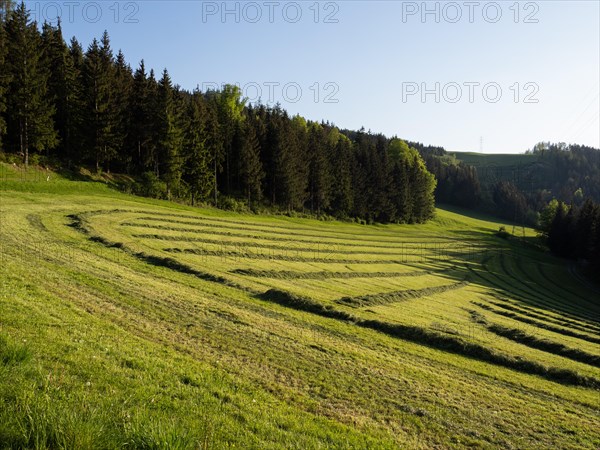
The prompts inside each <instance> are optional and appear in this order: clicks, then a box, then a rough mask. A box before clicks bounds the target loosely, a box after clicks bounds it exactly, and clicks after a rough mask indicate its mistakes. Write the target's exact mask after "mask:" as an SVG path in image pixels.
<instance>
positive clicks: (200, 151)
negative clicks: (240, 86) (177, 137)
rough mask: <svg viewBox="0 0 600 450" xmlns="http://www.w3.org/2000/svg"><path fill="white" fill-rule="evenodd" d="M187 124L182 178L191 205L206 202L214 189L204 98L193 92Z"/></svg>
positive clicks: (189, 103)
mask: <svg viewBox="0 0 600 450" xmlns="http://www.w3.org/2000/svg"><path fill="white" fill-rule="evenodd" d="M187 116H188V119H189V120H188V122H187V127H186V130H185V139H184V147H183V148H184V156H185V161H186V163H185V166H184V171H183V178H184V180H185V182H186V183H187V185H188V188H189V192H190V195H191V199H192V205H194V204H195V203H196V201H205V200H208V198H209V196H210V194H211V192H212V190H213V188H214V174H213V168H212V153H211V151H210V149H209V142H208V141H209V133H208V129H207V108H206V104H205V100H204V97H203V96H202V94H201V93H200V92H199V91H195V92H194V93H193V94H192V95H191V97H190V99H189V101H188V106H187Z"/></svg>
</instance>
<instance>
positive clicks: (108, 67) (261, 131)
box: [0, 5, 435, 223]
mask: <svg viewBox="0 0 600 450" xmlns="http://www.w3.org/2000/svg"><path fill="white" fill-rule="evenodd" d="M5 29H6V30H5ZM5 31H6V33H5ZM0 35H1V36H2V39H1V40H0V63H2V61H3V58H4V61H6V62H8V64H0V67H2V69H3V73H1V74H0V138H1V137H3V135H6V139H3V140H1V141H0V143H2V144H4V145H3V147H4V148H7V149H8V150H9V151H10V152H13V153H21V154H22V156H23V159H24V161H25V162H28V159H29V151H30V150H32V151H35V152H38V153H39V152H47V151H48V150H50V149H53V148H55V147H57V146H58V148H57V151H56V154H55V156H56V157H57V159H58V160H59V161H61V162H63V163H66V164H67V165H68V166H76V165H87V166H92V167H94V168H95V169H96V171H100V170H101V169H102V170H104V171H106V172H110V171H111V170H117V171H119V172H126V173H128V174H130V175H133V176H134V177H136V178H137V186H134V187H133V190H134V191H135V192H137V193H142V194H144V195H149V196H153V197H160V198H177V199H180V200H185V201H190V202H191V203H192V204H194V203H196V202H198V201H201V202H206V201H209V200H210V199H211V198H212V201H213V203H214V204H215V205H217V206H226V204H234V205H237V204H239V202H238V200H239V199H243V200H244V202H245V203H246V204H247V205H248V206H249V207H251V208H252V209H253V210H257V209H259V208H260V206H261V203H264V204H267V206H270V207H274V208H276V209H279V210H282V211H286V212H288V213H290V214H295V213H296V212H304V211H306V210H309V211H310V212H311V213H312V214H316V215H319V216H327V217H338V218H352V217H355V218H359V219H360V220H363V221H364V222H365V223H373V222H386V223H387V222H405V223H417V222H424V221H426V220H428V219H430V218H431V217H432V216H433V211H434V196H433V192H434V188H435V179H434V177H433V175H431V174H430V173H429V172H428V171H427V169H426V167H425V164H424V162H423V160H422V158H421V157H420V155H419V153H418V151H417V150H415V149H414V148H412V147H411V146H409V145H407V144H406V143H404V142H403V141H400V140H399V139H396V138H394V139H388V138H386V137H385V136H383V135H381V134H378V135H373V134H371V133H367V132H365V131H364V130H360V131H358V132H348V131H344V132H341V131H340V130H339V129H338V128H336V127H335V126H333V125H331V124H329V123H317V122H310V121H307V120H305V119H304V118H302V117H300V116H294V117H290V116H288V114H287V112H286V111H284V110H283V109H282V108H281V107H280V106H279V105H276V106H274V107H267V106H264V105H260V104H259V105H246V99H244V98H243V97H242V95H241V91H240V89H239V88H238V87H236V86H232V85H226V86H224V87H223V88H222V89H221V90H216V91H209V92H205V93H202V92H200V91H198V90H196V91H193V92H188V91H185V90H182V89H180V88H179V87H178V86H177V85H174V84H173V82H172V81H171V78H170V76H169V73H168V72H167V70H166V69H165V70H164V71H163V73H162V74H161V76H160V80H159V81H157V79H156V77H155V75H154V72H153V71H152V70H150V71H149V73H148V72H147V69H146V67H145V64H144V61H143V60H142V62H141V63H140V65H139V67H138V69H137V70H136V71H135V73H133V74H132V70H131V68H130V66H129V65H128V64H127V62H126V60H125V57H124V55H123V53H122V52H120V51H119V52H118V53H117V55H116V57H115V56H113V50H112V48H111V42H110V39H109V36H108V33H107V32H104V34H103V35H102V37H101V39H100V40H97V39H94V40H93V41H92V43H91V44H90V45H89V47H88V48H87V51H86V52H85V54H84V52H83V50H82V47H81V45H80V44H79V43H78V42H77V40H75V39H74V38H73V40H71V43H70V46H67V44H66V43H65V41H64V38H63V35H62V29H61V26H60V22H59V23H58V24H57V25H56V26H52V25H50V24H47V23H46V24H44V25H43V27H42V30H41V32H40V30H38V26H37V24H35V23H30V22H29V19H28V12H27V10H26V8H25V6H24V5H21V6H19V7H18V8H17V9H16V10H15V11H14V12H12V13H11V14H10V18H9V20H8V22H7V24H6V26H4V23H2V26H1V27H0ZM4 36H5V37H6V38H4ZM5 44H6V45H5ZM5 53H7V56H6V57H5ZM25 61H26V62H27V63H26V64H25ZM5 69H6V70H5ZM4 72H6V73H4ZM9 81H10V83H9ZM6 89H8V90H7V91H6V92H4V91H5V90H6ZM7 99H9V100H10V102H9V104H8V105H6V106H7V108H5V103H6V100H7ZM5 123H6V124H7V125H8V126H5ZM6 144H8V145H6ZM398 146H400V147H401V148H400V147H398ZM396 147H398V148H400V149H399V150H398V148H396ZM390 148H391V149H392V150H393V149H394V148H396V150H397V151H396V150H394V151H395V153H394V151H392V153H390ZM220 193H222V194H224V195H225V196H224V197H223V198H224V199H228V200H226V201H225V200H224V201H219V194H220ZM219 204H221V205H219Z"/></svg>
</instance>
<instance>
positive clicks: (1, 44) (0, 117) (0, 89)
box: [0, 17, 10, 149]
mask: <svg viewBox="0 0 600 450" xmlns="http://www.w3.org/2000/svg"><path fill="white" fill-rule="evenodd" d="M7 50H8V49H7V46H6V31H5V29H4V18H3V17H0V149H2V138H3V136H4V135H5V134H6V120H4V113H5V112H6V89H7V87H8V82H9V76H10V74H9V72H8V70H7V68H8V66H7V64H6V63H5V57H6V52H7Z"/></svg>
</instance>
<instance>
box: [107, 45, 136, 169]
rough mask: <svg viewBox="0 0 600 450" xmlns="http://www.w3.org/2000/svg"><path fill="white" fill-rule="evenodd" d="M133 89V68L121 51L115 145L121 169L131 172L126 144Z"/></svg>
mask: <svg viewBox="0 0 600 450" xmlns="http://www.w3.org/2000/svg"><path fill="white" fill-rule="evenodd" d="M132 89H133V75H132V73H131V67H130V66H129V65H128V64H127V62H126V61H125V56H124V55H123V52H121V51H120V50H119V53H118V54H117V58H116V60H115V66H114V83H113V114H114V118H113V130H112V131H113V132H112V137H113V145H114V148H115V149H116V152H117V158H118V160H119V162H120V163H121V168H122V169H125V170H127V172H130V170H131V165H132V161H133V157H132V155H131V154H130V153H129V152H128V151H126V148H125V143H126V140H127V135H128V133H129V130H130V127H131V116H130V111H129V105H130V97H131V93H132Z"/></svg>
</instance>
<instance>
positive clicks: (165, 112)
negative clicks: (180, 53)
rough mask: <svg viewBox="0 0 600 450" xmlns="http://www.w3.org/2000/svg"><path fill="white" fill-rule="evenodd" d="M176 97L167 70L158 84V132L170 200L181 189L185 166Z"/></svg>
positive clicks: (159, 153)
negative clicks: (182, 171) (173, 193)
mask: <svg viewBox="0 0 600 450" xmlns="http://www.w3.org/2000/svg"><path fill="white" fill-rule="evenodd" d="M175 96H176V92H175V90H174V89H173V85H172V83H171V77H170V76H169V72H168V71H167V69H165V70H164V71H163V74H162V78H161V80H160V81H159V83H158V101H157V108H158V109H157V123H156V131H157V144H158V155H159V166H160V170H161V175H160V178H161V179H162V180H163V181H165V183H166V184H167V195H168V197H169V198H170V196H171V193H172V192H173V191H174V190H176V189H177V188H178V187H179V182H180V180H181V167H182V164H183V159H182V155H181V147H182V144H183V132H182V130H181V127H180V123H179V117H178V110H177V107H176V99H175Z"/></svg>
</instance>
